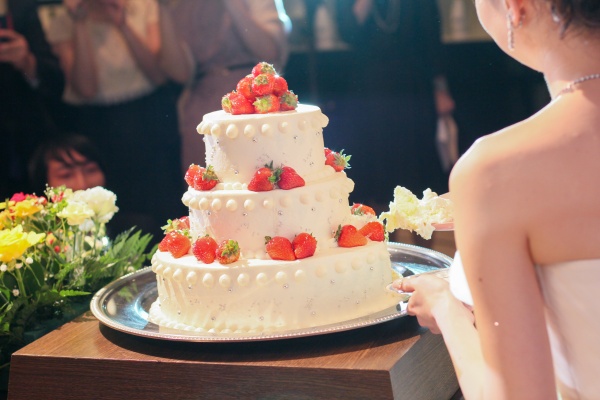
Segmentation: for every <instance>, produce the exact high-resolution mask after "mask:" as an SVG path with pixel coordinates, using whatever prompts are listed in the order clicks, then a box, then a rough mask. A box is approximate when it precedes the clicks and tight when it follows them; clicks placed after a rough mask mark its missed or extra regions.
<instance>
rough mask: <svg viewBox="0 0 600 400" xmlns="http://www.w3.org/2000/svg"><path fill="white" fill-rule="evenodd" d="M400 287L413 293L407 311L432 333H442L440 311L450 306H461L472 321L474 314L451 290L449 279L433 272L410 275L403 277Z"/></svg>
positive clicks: (442, 311) (444, 310) (445, 310)
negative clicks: (439, 321)
mask: <svg viewBox="0 0 600 400" xmlns="http://www.w3.org/2000/svg"><path fill="white" fill-rule="evenodd" d="M398 286H399V289H400V290H402V291H404V292H407V293H412V294H411V297H410V300H409V301H408V306H407V312H408V314H409V315H414V316H416V317H417V320H418V321H419V324H420V325H421V326H424V327H426V328H428V329H429V330H430V331H431V332H432V333H441V330H440V328H439V326H438V324H437V321H436V315H439V314H438V313H444V312H447V310H448V309H449V308H450V307H460V308H461V309H464V311H465V313H468V316H469V318H470V319H471V321H473V320H474V318H473V314H472V313H471V312H470V311H469V310H468V309H467V308H466V307H465V305H464V304H463V303H462V302H460V301H459V300H458V299H456V297H454V295H452V293H451V292H450V287H449V285H448V281H446V280H445V279H442V278H438V277H437V276H434V275H431V274H423V275H416V276H410V277H407V278H404V279H402V282H401V283H400V285H398Z"/></svg>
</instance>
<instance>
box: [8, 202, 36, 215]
mask: <svg viewBox="0 0 600 400" xmlns="http://www.w3.org/2000/svg"><path fill="white" fill-rule="evenodd" d="M43 208H44V206H43V204H40V202H39V201H38V200H37V199H27V200H23V201H19V202H18V203H15V204H12V202H11V207H10V211H11V212H12V215H14V216H15V217H21V218H22V217H27V216H29V215H33V214H35V213H37V212H40V211H41V210H42V209H43Z"/></svg>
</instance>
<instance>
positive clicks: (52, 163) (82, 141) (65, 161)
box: [29, 135, 106, 194]
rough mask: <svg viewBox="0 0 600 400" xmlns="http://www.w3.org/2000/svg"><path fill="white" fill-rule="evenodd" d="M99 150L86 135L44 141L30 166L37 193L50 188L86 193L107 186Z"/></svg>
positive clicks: (30, 174) (30, 173)
mask: <svg viewBox="0 0 600 400" xmlns="http://www.w3.org/2000/svg"><path fill="white" fill-rule="evenodd" d="M103 165H104V163H103V161H102V159H101V157H100V153H99V152H98V149H97V148H96V147H95V146H94V145H93V144H92V142H91V141H90V140H89V139H88V138H86V137H85V136H82V135H60V136H57V137H55V138H52V139H48V140H46V141H44V142H42V143H41V144H40V145H39V146H38V148H37V149H36V151H35V152H34V154H33V157H32V158H31V161H30V163H29V179H30V181H31V185H32V187H33V189H34V191H35V193H37V194H41V193H43V192H44V190H45V188H46V184H47V185H48V186H50V187H58V186H62V185H64V186H66V187H68V188H71V189H73V190H84V189H89V188H93V187H96V186H105V185H106V178H105V175H104V169H103Z"/></svg>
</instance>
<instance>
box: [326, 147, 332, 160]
mask: <svg viewBox="0 0 600 400" xmlns="http://www.w3.org/2000/svg"><path fill="white" fill-rule="evenodd" d="M331 153H333V150H331V149H330V148H328V147H325V158H327V156H328V155H330V154H331Z"/></svg>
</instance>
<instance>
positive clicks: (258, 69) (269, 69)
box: [252, 61, 277, 76]
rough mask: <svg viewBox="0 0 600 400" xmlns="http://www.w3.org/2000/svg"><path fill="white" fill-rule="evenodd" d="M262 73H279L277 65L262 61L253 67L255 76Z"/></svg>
mask: <svg viewBox="0 0 600 400" xmlns="http://www.w3.org/2000/svg"><path fill="white" fill-rule="evenodd" d="M260 74H268V75H277V71H275V67H273V64H269V63H268V62H265V61H261V62H259V63H258V64H256V65H255V66H254V68H252V75H253V76H258V75H260Z"/></svg>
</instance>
